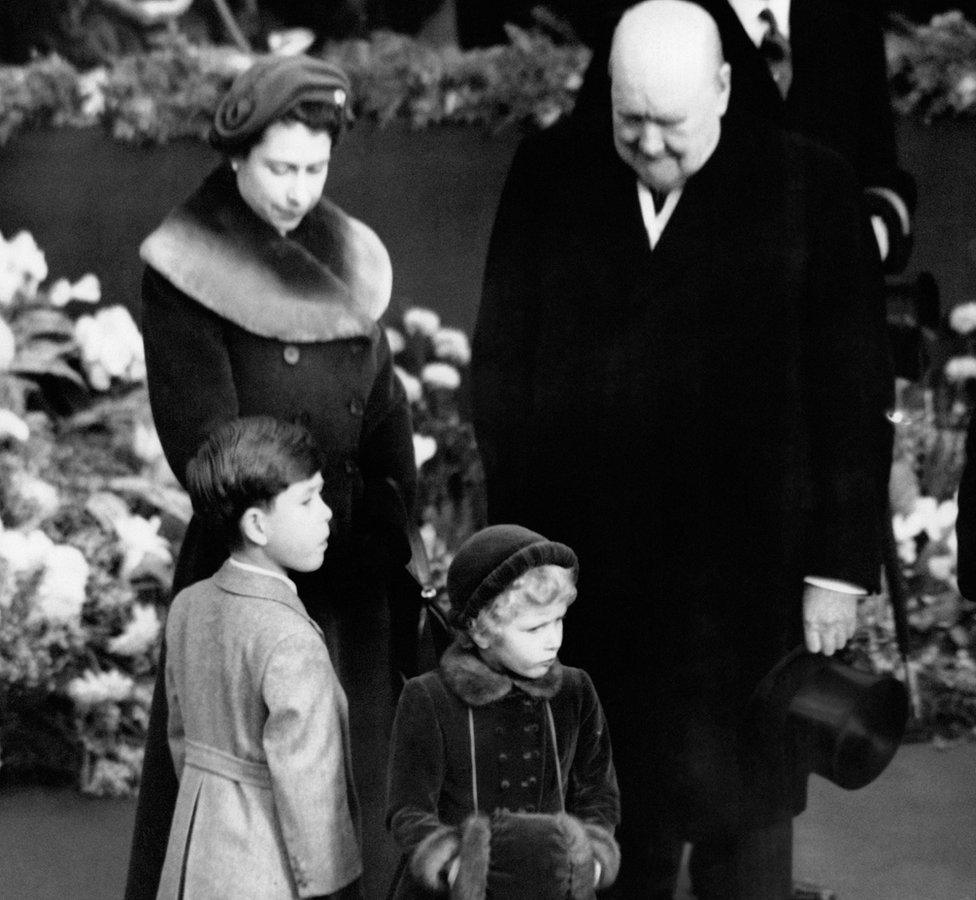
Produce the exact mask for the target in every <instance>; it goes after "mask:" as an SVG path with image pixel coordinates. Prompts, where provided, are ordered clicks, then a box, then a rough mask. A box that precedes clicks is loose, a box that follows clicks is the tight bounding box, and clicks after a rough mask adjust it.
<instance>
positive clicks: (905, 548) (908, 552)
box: [898, 540, 918, 566]
mask: <svg viewBox="0 0 976 900" xmlns="http://www.w3.org/2000/svg"><path fill="white" fill-rule="evenodd" d="M898 558H899V559H900V560H901V561H902V562H903V563H904V564H905V565H906V566H913V565H915V561H916V560H917V559H918V548H917V547H916V546H915V541H914V540H907V541H899V542H898Z"/></svg>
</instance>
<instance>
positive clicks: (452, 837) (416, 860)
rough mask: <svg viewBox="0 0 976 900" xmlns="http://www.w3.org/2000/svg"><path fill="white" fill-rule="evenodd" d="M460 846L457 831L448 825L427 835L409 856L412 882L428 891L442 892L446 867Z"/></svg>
mask: <svg viewBox="0 0 976 900" xmlns="http://www.w3.org/2000/svg"><path fill="white" fill-rule="evenodd" d="M460 844H461V841H460V837H459V835H458V830H457V829H456V828H453V827H451V826H448V825H443V826H441V827H440V828H438V829H437V830H436V831H432V832H431V833H430V834H428V835H427V836H426V837H425V838H424V839H423V840H422V841H421V842H420V843H419V844H417V846H416V847H414V849H413V853H411V854H410V874H411V875H413V877H414V880H415V881H417V883H418V884H422V885H423V886H424V887H425V888H427V889H428V890H431V891H443V890H444V888H445V887H446V885H447V878H446V876H447V868H448V865H449V864H450V862H451V860H452V859H453V858H454V857H455V856H457V853H458V848H459V847H460Z"/></svg>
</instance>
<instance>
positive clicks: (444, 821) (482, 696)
mask: <svg viewBox="0 0 976 900" xmlns="http://www.w3.org/2000/svg"><path fill="white" fill-rule="evenodd" d="M546 700H548V701H549V703H550V706H551V708H552V714H553V719H554V722H555V726H556V741H557V744H558V748H559V760H560V766H561V769H562V773H563V790H564V792H565V804H566V811H567V812H569V813H571V814H572V815H574V816H576V817H577V818H578V819H580V820H582V822H583V823H584V826H585V828H586V830H587V833H588V835H589V837H590V840H591V843H592V845H593V851H594V854H595V856H596V857H597V858H598V859H600V860H601V862H602V864H603V868H604V872H607V871H608V869H614V868H615V867H614V864H613V855H614V853H615V849H614V847H613V839H612V836H613V832H614V829H615V827H616V825H617V823H618V822H619V819H620V807H619V794H618V790H617V777H616V773H615V771H614V766H613V758H612V754H611V749H610V735H609V733H608V731H607V727H606V720H605V719H604V716H603V710H602V708H601V706H600V701H599V699H598V697H597V695H596V691H595V690H594V688H593V683H592V682H591V681H590V678H589V676H588V675H587V674H586V673H585V672H584V671H582V670H581V669H574V668H570V667H568V666H562V665H560V664H559V663H556V664H555V666H554V667H553V669H551V670H550V672H549V673H548V674H547V675H546V676H545V677H544V678H542V679H538V680H535V681H533V680H526V679H515V678H512V677H509V676H507V675H503V674H500V673H498V672H494V671H493V670H491V669H489V668H488V667H487V666H486V665H485V664H484V663H483V662H482V661H481V660H480V658H479V657H478V656H477V655H476V654H475V653H474V652H473V651H470V650H465V649H462V647H461V646H460V645H459V644H457V643H455V644H454V645H452V646H451V647H450V648H448V650H447V651H446V652H445V654H444V658H443V660H442V663H441V668H440V669H439V670H438V671H436V672H428V673H426V674H424V675H421V676H420V677H418V678H413V679H411V680H410V681H408V682H407V684H406V685H405V687H404V689H403V693H402V694H401V695H400V701H399V705H398V707H397V714H396V719H395V721H394V726H393V737H392V740H391V747H390V769H389V799H388V804H387V824H388V827H389V828H390V831H391V832H392V834H393V838H394V840H395V841H396V843H397V845H398V846H399V847H400V849H401V850H403V852H404V853H405V854H410V853H411V852H412V851H414V850H415V848H417V846H418V845H420V844H421V843H422V842H424V841H425V839H426V840H427V841H428V844H429V843H430V841H431V837H432V836H435V835H436V833H437V832H438V831H443V830H445V829H448V830H451V829H455V828H457V827H458V826H460V825H461V823H462V822H463V821H464V820H465V819H466V818H467V817H468V816H470V815H471V814H472V812H474V806H473V799H472V789H471V788H472V785H471V756H470V753H471V751H470V739H469V725H468V709H469V708H471V709H472V710H473V715H474V737H475V747H476V765H477V773H478V807H479V809H480V811H481V812H483V813H488V814H489V815H490V814H491V812H492V811H494V810H495V809H507V810H510V811H513V812H520V811H521V812H543V813H555V812H558V811H559V808H560V797H559V789H558V785H557V783H556V771H555V765H554V761H553V755H552V742H551V739H550V737H549V726H548V722H547V717H546V712H545V701H546ZM396 896H397V897H426V896H429V895H428V893H427V892H425V891H424V890H423V889H422V888H421V887H419V886H418V885H417V884H416V883H415V882H414V881H413V880H412V879H411V877H410V876H409V874H407V872H406V871H404V873H403V875H402V877H401V880H400V882H399V884H398V886H397V892H396Z"/></svg>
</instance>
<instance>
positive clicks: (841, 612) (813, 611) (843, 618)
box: [803, 584, 858, 656]
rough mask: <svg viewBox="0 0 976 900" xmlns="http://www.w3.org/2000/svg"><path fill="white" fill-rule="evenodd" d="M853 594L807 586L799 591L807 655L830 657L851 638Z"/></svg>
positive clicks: (854, 615)
mask: <svg viewBox="0 0 976 900" xmlns="http://www.w3.org/2000/svg"><path fill="white" fill-rule="evenodd" d="M857 600H858V598H857V595H856V594H844V593H841V592H839V591H832V590H829V589H828V588H824V587H818V586H816V585H812V584H808V585H806V587H805V589H804V591H803V638H804V640H805V641H806V645H807V650H809V651H810V652H811V653H821V652H823V653H824V654H825V655H827V656H832V655H833V653H834V651H835V650H841V649H842V648H843V647H844V645H845V644H846V643H847V642H848V641H849V640H850V639H851V638H852V637H853V636H854V630H855V628H856V627H857Z"/></svg>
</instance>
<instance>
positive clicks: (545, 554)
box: [447, 525, 579, 623]
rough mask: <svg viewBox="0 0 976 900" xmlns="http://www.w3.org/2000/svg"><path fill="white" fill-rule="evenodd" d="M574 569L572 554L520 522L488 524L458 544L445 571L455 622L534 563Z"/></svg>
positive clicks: (576, 565) (576, 566) (468, 616)
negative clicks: (514, 523)
mask: <svg viewBox="0 0 976 900" xmlns="http://www.w3.org/2000/svg"><path fill="white" fill-rule="evenodd" d="M545 565H554V566H564V567H565V568H567V569H572V570H573V571H574V572H576V571H578V569H579V563H578V562H577V560H576V554H575V553H573V551H572V550H571V549H570V548H569V547H567V546H566V545H565V544H560V543H557V542H556V541H550V540H548V539H546V538H544V537H543V536H542V535H541V534H537V533H536V532H534V531H530V530H529V529H528V528H523V527H522V526H521V525H490V526H489V527H488V528H482V529H481V531H478V532H475V533H474V534H473V535H471V537H469V538H468V539H467V540H466V541H465V542H464V543H463V544H462V545H461V547H460V549H459V550H458V552H457V554H456V555H455V557H454V560H453V562H452V563H451V567H450V568H449V569H448V571H447V593H448V596H449V597H450V599H451V612H452V614H453V616H454V620H455V622H457V623H461V622H465V621H468V620H470V619H473V618H474V617H475V616H476V615H478V613H479V612H481V610H482V609H484V608H485V607H486V606H487V605H488V604H489V603H490V602H491V601H492V600H494V598H495V597H497V596H498V595H499V594H500V593H501V592H502V591H503V590H504V589H505V588H507V587H508V586H509V585H510V584H511V583H512V582H513V581H514V580H515V579H516V578H518V577H519V576H520V575H523V574H524V573H525V572H527V571H528V570H529V569H534V568H535V567H536V566H545Z"/></svg>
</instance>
